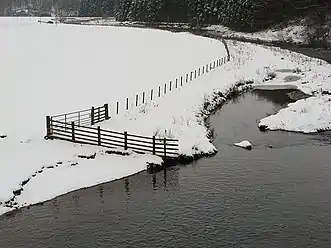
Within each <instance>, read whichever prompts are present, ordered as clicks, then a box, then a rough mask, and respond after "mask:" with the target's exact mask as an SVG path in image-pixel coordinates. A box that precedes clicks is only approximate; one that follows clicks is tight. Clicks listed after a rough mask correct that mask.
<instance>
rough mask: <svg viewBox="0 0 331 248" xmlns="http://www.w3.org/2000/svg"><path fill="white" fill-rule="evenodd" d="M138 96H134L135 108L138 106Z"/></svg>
mask: <svg viewBox="0 0 331 248" xmlns="http://www.w3.org/2000/svg"><path fill="white" fill-rule="evenodd" d="M138 97H139V96H138V95H136V107H137V106H138Z"/></svg>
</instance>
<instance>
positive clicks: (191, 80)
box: [190, 71, 193, 81]
mask: <svg viewBox="0 0 331 248" xmlns="http://www.w3.org/2000/svg"><path fill="white" fill-rule="evenodd" d="M192 74H193V72H192V71H191V73H190V81H192Z"/></svg>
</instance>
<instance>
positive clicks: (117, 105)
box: [116, 102, 120, 115]
mask: <svg viewBox="0 0 331 248" xmlns="http://www.w3.org/2000/svg"><path fill="white" fill-rule="evenodd" d="M119 108H120V103H119V102H116V114H117V115H118V113H119Z"/></svg>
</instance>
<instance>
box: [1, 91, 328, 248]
mask: <svg viewBox="0 0 331 248" xmlns="http://www.w3.org/2000/svg"><path fill="white" fill-rule="evenodd" d="M288 102H289V99H288V98H287V97H286V96H285V95H284V92H274V93H272V92H261V91H260V92H254V93H248V94H245V95H243V96H241V97H240V98H238V99H237V101H236V102H234V101H232V102H229V103H227V104H226V105H225V106H224V107H223V108H222V109H221V110H220V111H218V112H217V113H216V114H215V115H214V116H212V117H211V118H210V119H211V124H212V127H213V128H214V129H215V133H216V134H217V137H216V139H215V141H214V144H215V146H216V147H217V149H218V151H219V152H218V153H217V154H216V155H215V156H214V157H211V158H203V159H201V160H199V161H196V162H194V163H193V164H190V165H186V166H175V167H171V168H168V169H166V170H164V171H160V172H158V173H156V174H149V173H147V172H142V173H139V174H137V175H134V176H132V177H129V178H125V179H122V180H118V181H115V182H111V183H107V184H103V185H99V186H96V187H93V188H89V189H84V190H80V191H76V192H72V193H70V194H67V195H65V196H62V197H58V198H57V199H54V200H52V201H50V202H47V203H45V204H44V205H43V206H35V207H31V209H29V210H28V209H23V210H21V211H19V212H17V213H16V214H14V215H11V216H7V217H6V216H4V217H0V247H6V248H17V247H28V248H29V247H31V248H32V247H33V248H39V247H40V248H41V247H49V248H53V247H54V248H55V247H86V248H91V247H271V248H273V247H275V248H276V247H277V248H278V247H330V246H331V202H330V195H331V181H330V178H331V167H330V162H329V161H330V158H331V155H330V148H331V136H330V135H329V134H323V135H302V134H297V133H287V132H266V133H261V132H260V131H259V130H258V128H257V126H256V123H257V121H258V120H259V119H260V118H263V117H265V116H266V114H267V113H271V114H273V113H275V112H276V111H277V110H279V109H280V108H281V107H283V106H285V105H286V104H287V103H288ZM244 139H248V140H250V141H251V143H252V144H253V149H252V151H246V150H244V149H240V148H237V147H234V146H233V145H232V144H233V143H234V142H237V141H241V140H244ZM268 145H272V147H273V148H272V149H270V148H269V147H268Z"/></svg>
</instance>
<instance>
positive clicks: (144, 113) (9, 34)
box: [0, 18, 331, 213]
mask: <svg viewBox="0 0 331 248" xmlns="http://www.w3.org/2000/svg"><path fill="white" fill-rule="evenodd" d="M0 37H1V45H2V47H5V48H6V49H3V50H2V53H1V57H0V66H1V67H0V68H1V75H2V78H1V79H2V80H1V85H0V89H1V91H0V96H1V97H0V113H1V116H2V118H1V122H0V136H1V135H7V137H5V138H0V171H1V174H0V202H2V204H0V213H3V212H6V211H9V210H10V209H8V208H6V207H5V206H4V202H5V201H8V200H9V199H10V198H12V197H13V191H15V190H20V189H22V188H23V191H20V193H21V195H19V196H17V197H15V199H14V201H13V202H15V203H17V205H16V206H17V207H21V206H24V205H29V204H32V203H37V202H40V201H45V200H49V199H52V198H54V197H55V196H58V195H61V194H64V193H66V192H70V191H72V190H75V189H79V188H83V187H88V186H92V185H95V184H98V183H102V182H106V181H111V180H114V179H117V178H121V177H124V176H127V175H130V174H134V173H137V172H139V171H141V170H144V169H146V164H147V163H148V162H153V163H161V161H160V159H159V158H157V157H154V156H150V155H137V154H134V153H129V154H128V155H127V156H120V155H114V154H107V153H106V150H107V149H102V148H98V147H91V146H85V145H74V144H70V143H66V142H62V141H45V140H43V136H44V135H45V127H44V126H45V116H46V115H52V114H58V113H66V112H70V111H75V110H80V109H85V108H89V107H90V106H92V105H96V106H98V105H102V104H104V103H109V104H110V108H111V113H110V115H111V117H112V118H111V119H110V120H109V121H107V122H104V123H102V127H105V128H108V129H112V130H119V131H125V130H127V131H128V132H130V133H137V134H140V135H147V136H152V135H154V134H157V135H160V136H167V137H175V138H177V139H179V142H180V153H181V154H185V155H195V154H200V153H209V152H213V151H214V150H215V147H214V146H213V145H212V144H211V143H210V142H209V140H208V138H207V134H208V130H207V128H206V127H205V126H204V121H203V118H204V117H205V116H206V115H208V113H209V111H211V110H212V109H213V107H214V106H216V105H217V103H218V102H220V101H224V97H223V96H224V95H226V93H227V92H228V91H229V90H230V89H231V88H233V86H234V85H235V84H238V83H240V84H244V83H245V82H246V81H254V82H255V84H256V85H259V84H269V85H271V84H278V85H282V84H287V85H288V84H291V85H296V86H297V87H298V88H299V89H302V90H303V91H304V92H306V93H314V94H315V95H316V96H317V97H320V93H321V92H322V91H323V90H331V82H330V77H329V76H331V75H330V74H331V66H330V65H329V64H327V63H326V62H323V61H320V60H317V59H311V58H307V57H305V56H303V55H300V54H296V53H291V52H289V51H285V50H281V49H270V48H266V47H262V46H257V45H253V44H246V43H241V42H229V44H228V45H229V49H230V52H231V57H232V59H231V61H230V62H228V63H226V64H225V65H223V66H221V67H219V68H217V69H216V70H212V71H211V72H210V73H208V74H205V75H203V76H201V77H199V78H197V79H195V80H194V81H192V82H190V83H187V84H186V83H185V85H184V86H183V87H182V88H180V89H176V90H173V91H171V92H169V93H167V94H166V95H164V96H162V97H161V98H157V99H156V100H154V101H153V102H151V101H148V102H147V103H146V104H143V105H142V104H141V105H140V106H139V107H137V108H130V110H129V111H123V109H122V108H121V111H120V115H114V111H113V109H114V108H115V104H116V101H120V102H121V103H122V104H123V103H124V100H125V98H126V97H134V95H135V94H137V93H142V92H143V91H146V92H149V90H150V89H152V88H154V89H156V88H157V87H158V86H159V85H161V86H162V85H164V83H166V82H169V80H174V79H175V78H177V77H180V76H183V75H185V73H189V72H190V71H191V70H194V69H197V68H198V67H199V66H202V65H204V64H207V63H209V62H212V61H213V60H215V59H217V58H220V57H223V56H226V51H225V49H224V46H223V44H222V42H219V41H216V40H211V39H207V38H202V37H197V36H193V35H190V34H187V33H179V34H173V33H170V32H165V31H157V30H148V29H142V30H141V29H132V28H115V27H92V26H72V25H58V26H55V25H47V24H38V23H37V22H36V20H32V21H30V20H28V19H19V20H16V19H15V20H13V19H11V18H4V19H0ZM284 69H286V70H284ZM294 71H295V72H294ZM288 76H289V77H291V76H300V78H299V79H298V80H296V81H295V82H293V78H291V80H289V79H288V78H286V77H288ZM221 93H222V94H221ZM130 99H131V98H130ZM206 103H209V104H208V105H206ZM121 106H122V105H121ZM311 121H314V120H311ZM94 154H95V159H89V160H87V159H84V158H80V157H79V155H94ZM36 172H37V173H36ZM29 178H30V180H29V181H28V182H26V180H28V179H29ZM22 184H23V186H21V185H22Z"/></svg>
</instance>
